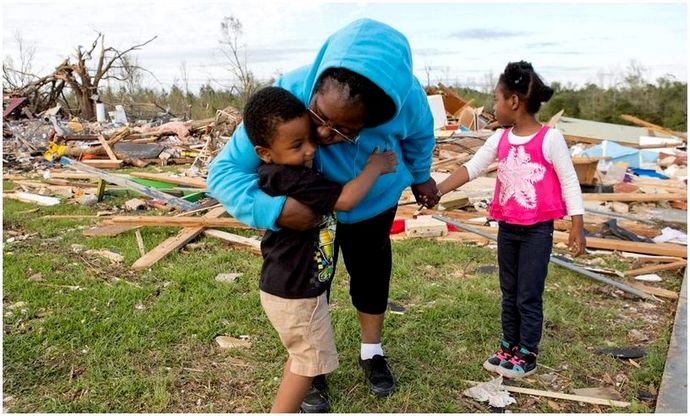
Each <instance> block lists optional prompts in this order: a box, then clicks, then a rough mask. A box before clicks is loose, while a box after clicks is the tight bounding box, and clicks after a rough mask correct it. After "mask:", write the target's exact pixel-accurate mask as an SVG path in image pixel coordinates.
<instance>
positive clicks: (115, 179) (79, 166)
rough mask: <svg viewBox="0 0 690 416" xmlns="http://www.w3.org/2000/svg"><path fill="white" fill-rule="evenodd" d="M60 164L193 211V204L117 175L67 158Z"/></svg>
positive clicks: (63, 158) (61, 159) (61, 160)
mask: <svg viewBox="0 0 690 416" xmlns="http://www.w3.org/2000/svg"><path fill="white" fill-rule="evenodd" d="M60 163H61V164H62V165H63V166H67V167H69V168H72V169H75V170H81V171H83V172H86V173H91V174H94V175H96V176H98V177H99V178H101V179H103V180H105V181H107V182H110V183H114V184H115V185H120V186H125V187H127V188H129V189H132V190H134V191H137V192H139V193H141V194H144V195H146V196H148V197H150V198H153V199H159V200H161V201H163V202H165V203H167V204H169V205H173V206H176V207H178V208H180V209H182V210H183V211H187V210H190V209H194V207H195V204H193V203H191V202H189V201H185V200H184V199H182V198H177V197H174V196H171V195H168V194H166V193H164V192H161V191H158V190H156V189H151V188H148V187H146V186H144V185H140V184H138V183H136V182H134V181H131V180H129V179H127V178H123V177H121V176H117V175H113V174H110V173H108V172H104V171H102V170H100V169H96V168H94V167H91V166H88V165H85V164H83V163H80V162H77V161H76V160H72V159H70V158H68V157H64V156H63V157H61V158H60Z"/></svg>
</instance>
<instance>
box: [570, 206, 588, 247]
mask: <svg viewBox="0 0 690 416" xmlns="http://www.w3.org/2000/svg"><path fill="white" fill-rule="evenodd" d="M578 217H579V218H578ZM572 220H573V225H572V228H571V229H570V235H569V236H568V247H569V248H570V251H571V252H572V253H573V256H574V257H577V256H579V255H581V254H584V252H585V248H586V247H587V239H586V238H585V230H584V225H583V220H582V216H581V215H574V216H573V219H572Z"/></svg>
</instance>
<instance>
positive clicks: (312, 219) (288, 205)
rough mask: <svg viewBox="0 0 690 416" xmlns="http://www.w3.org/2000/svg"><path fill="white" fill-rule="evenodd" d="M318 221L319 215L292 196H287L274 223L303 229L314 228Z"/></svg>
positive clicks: (294, 228)
mask: <svg viewBox="0 0 690 416" xmlns="http://www.w3.org/2000/svg"><path fill="white" fill-rule="evenodd" d="M318 223H319V217H318V216H317V215H316V214H314V211H312V210H311V208H309V207H308V206H306V205H304V204H303V203H301V202H299V201H298V200H296V199H294V198H290V197H287V199H286V200H285V205H283V210H282V211H281V212H280V217H278V219H277V220H276V225H279V226H281V227H285V228H290V229H293V230H299V231H304V230H308V229H310V228H314V227H316V226H317V225H318Z"/></svg>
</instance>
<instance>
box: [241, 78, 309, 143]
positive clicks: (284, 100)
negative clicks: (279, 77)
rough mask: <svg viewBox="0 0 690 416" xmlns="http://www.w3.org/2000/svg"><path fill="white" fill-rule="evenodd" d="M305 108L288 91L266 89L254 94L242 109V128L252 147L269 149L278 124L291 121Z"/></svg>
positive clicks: (277, 88)
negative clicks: (245, 131)
mask: <svg viewBox="0 0 690 416" xmlns="http://www.w3.org/2000/svg"><path fill="white" fill-rule="evenodd" d="M306 111H307V108H306V107H305V106H304V104H303V103H302V102H301V101H300V100H299V99H298V98H297V97H295V96H294V95H293V94H292V93H291V92H290V91H288V90H286V89H283V88H279V87H266V88H262V89H260V90H259V91H257V92H256V93H254V94H253V95H252V96H251V97H249V100H248V101H247V105H246V106H245V107H244V114H243V120H244V128H245V129H246V130H247V135H248V136H249V140H250V141H251V142H252V144H253V145H254V146H262V147H270V146H271V143H272V142H273V139H274V136H275V133H276V129H277V126H278V123H283V122H286V121H290V120H293V119H295V118H298V117H300V116H302V115H303V114H304V113H306Z"/></svg>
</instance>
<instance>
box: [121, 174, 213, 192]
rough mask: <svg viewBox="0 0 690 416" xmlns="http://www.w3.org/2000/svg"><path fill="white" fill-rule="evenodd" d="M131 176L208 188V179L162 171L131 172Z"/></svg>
mask: <svg viewBox="0 0 690 416" xmlns="http://www.w3.org/2000/svg"><path fill="white" fill-rule="evenodd" d="M129 176H133V177H135V178H141V179H152V180H155V181H161V182H166V183H173V184H175V185H184V186H188V187H190V188H199V189H206V181H205V180H204V179H201V178H178V177H173V176H169V175H166V174H160V173H147V172H131V173H130V174H129Z"/></svg>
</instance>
